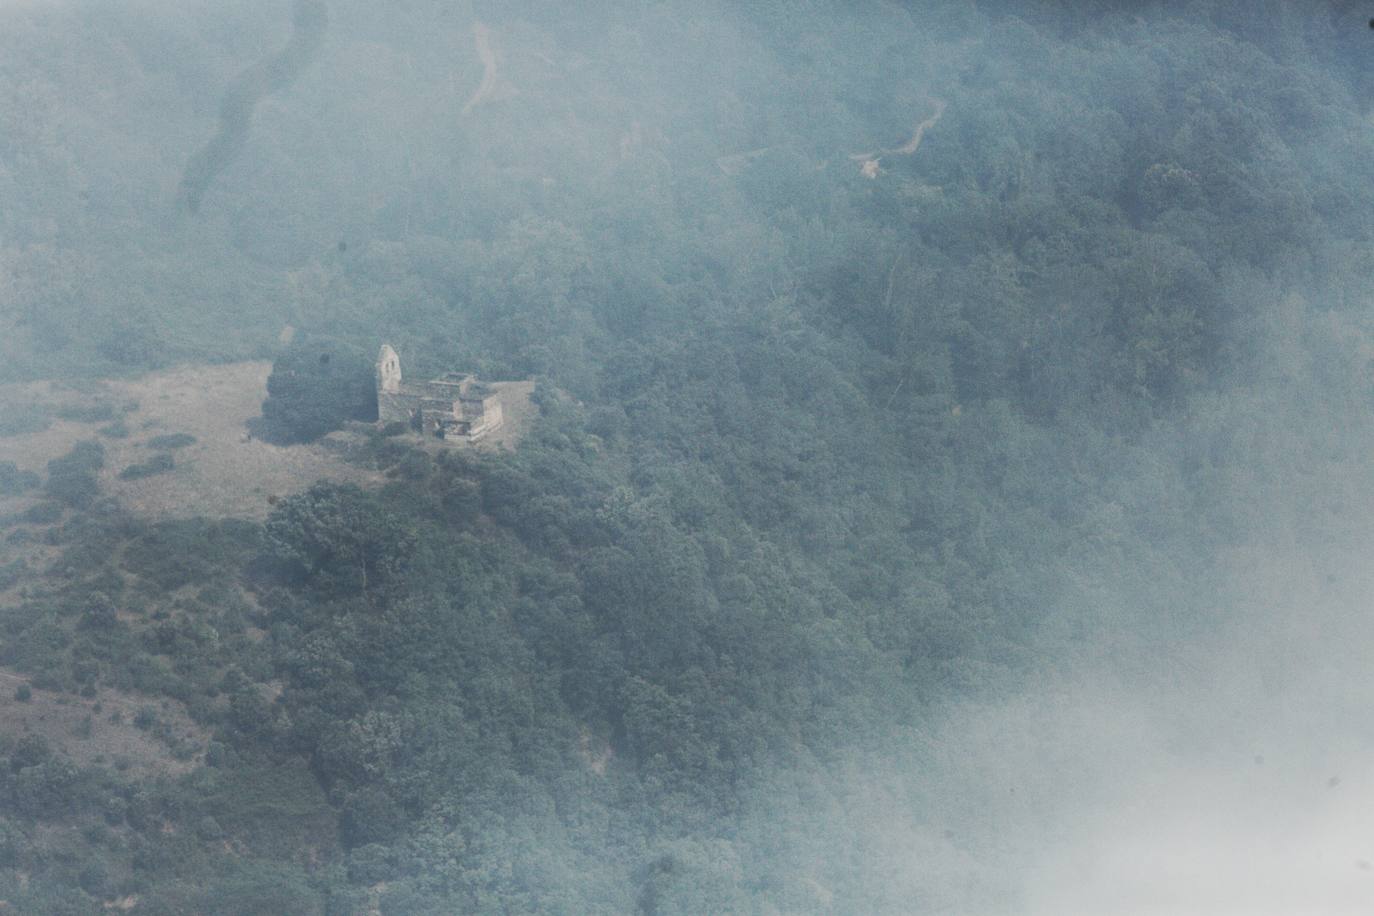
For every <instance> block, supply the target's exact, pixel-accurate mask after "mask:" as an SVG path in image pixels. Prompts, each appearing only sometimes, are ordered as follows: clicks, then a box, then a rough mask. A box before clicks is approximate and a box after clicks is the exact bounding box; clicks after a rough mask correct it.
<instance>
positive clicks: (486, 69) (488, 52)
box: [463, 22, 496, 114]
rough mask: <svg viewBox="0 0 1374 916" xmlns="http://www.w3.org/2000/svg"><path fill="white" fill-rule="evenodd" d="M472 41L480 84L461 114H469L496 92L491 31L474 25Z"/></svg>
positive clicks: (494, 60) (479, 25) (494, 55)
mask: <svg viewBox="0 0 1374 916" xmlns="http://www.w3.org/2000/svg"><path fill="white" fill-rule="evenodd" d="M472 40H473V41H474V42H475V43H476V45H477V57H478V58H479V59H481V61H482V82H481V83H480V84H479V85H478V86H477V91H476V92H474V93H473V94H472V98H470V99H468V101H467V104H466V105H464V106H463V114H470V113H471V112H472V109H474V108H476V107H477V106H478V105H480V104H482V102H484V101H486V99H487V98H488V97H489V96H490V95H491V94H492V93H493V92H494V91H495V90H496V52H495V51H493V50H492V47H491V29H489V28H487V27H486V26H485V25H483V24H482V23H480V22H477V23H474V24H473V26H472Z"/></svg>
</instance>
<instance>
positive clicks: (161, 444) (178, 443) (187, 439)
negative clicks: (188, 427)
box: [148, 433, 196, 450]
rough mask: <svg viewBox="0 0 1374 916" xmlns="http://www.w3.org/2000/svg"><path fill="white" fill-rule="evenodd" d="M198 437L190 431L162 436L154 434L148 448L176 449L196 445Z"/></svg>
mask: <svg viewBox="0 0 1374 916" xmlns="http://www.w3.org/2000/svg"><path fill="white" fill-rule="evenodd" d="M195 443H196V437H195V436H192V435H190V434H188V433H168V434H166V435H162V436H154V437H153V438H151V439H149V440H148V448H154V449H162V450H169V449H176V448H185V447H186V446H188V445H195Z"/></svg>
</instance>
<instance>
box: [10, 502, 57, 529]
mask: <svg viewBox="0 0 1374 916" xmlns="http://www.w3.org/2000/svg"><path fill="white" fill-rule="evenodd" d="M19 517H20V519H22V520H23V521H26V522H28V523H29V524H30V525H51V524H53V523H55V522H57V521H60V520H61V518H62V504H61V503H55V502H42V503H39V504H38V505H36V506H32V507H30V508H29V509H28V510H27V511H25V512H24V514H23V515H21V516H19Z"/></svg>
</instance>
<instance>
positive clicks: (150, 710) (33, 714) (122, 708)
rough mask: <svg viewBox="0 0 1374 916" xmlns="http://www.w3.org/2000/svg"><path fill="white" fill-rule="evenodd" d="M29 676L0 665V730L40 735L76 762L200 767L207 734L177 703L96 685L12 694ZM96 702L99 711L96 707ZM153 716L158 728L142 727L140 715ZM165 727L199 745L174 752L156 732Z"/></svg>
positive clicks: (149, 768) (148, 769)
mask: <svg viewBox="0 0 1374 916" xmlns="http://www.w3.org/2000/svg"><path fill="white" fill-rule="evenodd" d="M27 685H28V678H26V677H23V676H22V675H19V674H15V673H13V672H10V671H4V670H0V733H4V734H7V735H15V736H19V735H29V734H34V735H39V736H41V737H42V738H43V739H44V740H45V741H47V743H48V745H49V746H50V747H52V748H53V749H54V750H59V751H62V752H63V753H65V754H66V755H67V756H69V757H71V758H72V759H73V760H74V761H76V762H77V763H80V764H83V765H90V764H96V763H102V764H106V765H114V766H115V767H116V768H122V769H127V770H128V771H130V772H131V773H134V774H137V775H151V774H156V773H163V774H168V775H173V776H176V775H180V774H182V773H186V772H189V771H190V770H192V769H194V768H195V767H197V766H199V765H200V763H201V760H202V759H203V757H204V750H205V745H206V742H207V741H208V740H209V735H208V734H207V733H206V732H205V731H204V730H203V729H202V728H200V726H198V725H196V724H195V723H194V722H192V721H191V719H190V717H189V716H187V714H186V710H185V709H184V708H182V706H181V705H180V704H179V703H176V702H175V701H172V700H167V699H156V698H153V697H143V696H137V695H133V694H128V693H121V692H118V691H114V690H110V689H108V688H100V689H98V690H97V691H96V693H95V696H93V697H79V696H73V695H71V694H67V693H54V692H52V691H48V690H31V693H30V695H29V698H28V699H26V700H21V699H18V698H16V691H18V690H19V688H20V687H21V686H27ZM97 707H98V710H97ZM140 713H143V714H144V716H145V717H146V716H147V715H149V714H151V715H152V716H155V717H156V720H157V725H156V727H146V726H145V727H140V726H139V724H138V723H139V721H140V719H139V716H140ZM163 729H165V730H166V731H167V732H168V733H169V734H170V735H172V736H174V737H175V738H176V739H177V740H178V741H179V742H181V743H183V744H186V745H188V746H190V745H194V746H195V747H196V748H198V750H197V751H196V752H195V753H194V754H191V755H189V756H187V757H186V759H184V760H178V759H176V757H174V756H173V755H172V753H171V752H170V749H169V747H168V745H167V743H166V742H165V741H164V740H162V738H160V737H158V736H157V734H155V732H156V731H159V730H163Z"/></svg>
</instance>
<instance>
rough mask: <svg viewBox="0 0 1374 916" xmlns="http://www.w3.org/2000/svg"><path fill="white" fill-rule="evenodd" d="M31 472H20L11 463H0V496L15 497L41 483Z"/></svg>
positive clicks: (16, 466) (17, 467)
mask: <svg viewBox="0 0 1374 916" xmlns="http://www.w3.org/2000/svg"><path fill="white" fill-rule="evenodd" d="M41 482H42V481H41V479H40V478H39V476H38V475H37V474H35V473H34V472H33V471H21V470H19V466H18V465H16V464H15V463H14V462H13V461H0V496H15V495H17V494H19V493H24V492H26V491H28V490H32V489H34V488H35V487H37V486H38V485H39V483H41Z"/></svg>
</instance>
